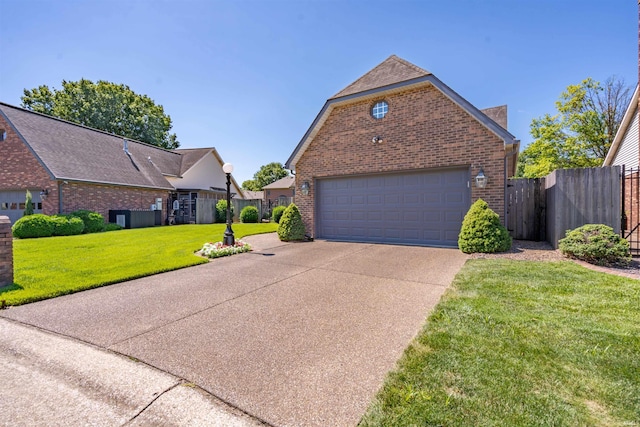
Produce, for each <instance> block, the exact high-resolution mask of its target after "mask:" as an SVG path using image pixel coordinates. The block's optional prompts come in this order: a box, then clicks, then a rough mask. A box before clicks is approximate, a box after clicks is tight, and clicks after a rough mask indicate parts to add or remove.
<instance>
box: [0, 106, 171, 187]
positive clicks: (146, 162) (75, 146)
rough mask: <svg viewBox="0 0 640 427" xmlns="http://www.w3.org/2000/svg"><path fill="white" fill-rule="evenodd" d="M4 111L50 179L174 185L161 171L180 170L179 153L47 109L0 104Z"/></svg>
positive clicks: (152, 185) (0, 110) (0, 109)
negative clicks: (51, 113)
mask: <svg viewBox="0 0 640 427" xmlns="http://www.w3.org/2000/svg"><path fill="white" fill-rule="evenodd" d="M0 114H2V115H3V116H4V117H5V119H6V120H7V121H8V122H9V124H10V126H13V128H14V130H15V131H16V133H18V135H20V137H21V138H22V140H23V141H24V143H25V144H26V145H27V147H29V148H30V149H31V151H32V152H33V154H34V155H35V156H36V158H38V159H39V160H40V162H41V163H42V164H43V166H44V167H45V168H46V169H47V170H48V172H49V174H50V175H51V177H52V179H63V180H73V181H85V182H94V183H103V184H117V185H125V186H136V187H147V188H159V189H168V190H169V189H173V187H172V186H171V184H169V182H168V181H167V180H166V179H165V178H164V176H163V171H162V170H161V169H166V170H168V172H170V173H171V172H173V173H175V172H178V171H179V165H180V155H178V154H176V153H172V152H170V151H167V150H163V149H161V148H158V147H155V146H152V145H149V144H145V143H142V142H138V141H132V140H126V141H127V147H128V153H127V152H125V150H124V145H125V143H124V141H125V139H124V138H122V137H120V136H116V135H112V134H109V133H107V132H102V131H99V130H96V129H91V128H88V127H85V126H81V125H78V124H75V123H71V122H68V121H65V120H61V119H57V118H54V117H50V116H47V115H44V114H40V113H35V112H33V111H29V110H25V109H22V108H18V107H14V106H11V105H8V104H5V103H0Z"/></svg>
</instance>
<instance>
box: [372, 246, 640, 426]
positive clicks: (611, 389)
mask: <svg viewBox="0 0 640 427" xmlns="http://www.w3.org/2000/svg"><path fill="white" fill-rule="evenodd" d="M360 425H362V426H639V425H640V281H638V280H633V279H626V278H622V277H618V276H613V275H609V274H604V273H597V272H594V271H591V270H588V269H585V268H583V267H580V266H578V265H575V264H573V263H570V262H553V263H551V262H533V261H529V262H528V261H513V260H505V259H502V260H500V259H498V260H488V259H487V260H482V259H478V260H471V261H469V262H467V264H466V265H465V266H464V267H463V269H462V270H461V271H460V273H459V274H458V276H457V277H456V279H455V281H454V283H453V284H452V286H451V288H450V289H449V290H448V291H447V292H446V293H445V295H444V296H443V299H442V300H441V302H440V303H439V304H438V306H437V307H436V308H435V309H434V311H433V313H432V314H431V315H430V316H429V318H428V320H427V322H426V324H425V326H424V329H423V330H422V332H421V333H420V334H419V335H418V337H417V338H416V339H415V340H414V341H413V342H412V344H411V345H410V346H409V347H408V348H407V350H406V351H405V353H404V355H403V357H402V358H401V360H400V361H399V362H398V367H397V369H396V370H395V371H394V372H392V373H391V374H390V375H389V376H388V378H387V380H386V381H385V384H384V386H383V388H382V389H381V391H380V392H379V394H378V396H377V397H376V399H375V400H374V402H373V403H372V404H371V406H370V408H369V410H368V412H367V414H366V415H365V416H364V417H363V419H362V420H361V423H360Z"/></svg>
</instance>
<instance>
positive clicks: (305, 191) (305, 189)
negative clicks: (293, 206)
mask: <svg viewBox="0 0 640 427" xmlns="http://www.w3.org/2000/svg"><path fill="white" fill-rule="evenodd" d="M310 188H311V186H310V185H309V181H305V182H303V183H302V185H301V186H300V190H301V191H302V194H304V195H305V196H308V195H309V189H310Z"/></svg>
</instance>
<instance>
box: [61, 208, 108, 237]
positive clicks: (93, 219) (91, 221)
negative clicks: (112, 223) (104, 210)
mask: <svg viewBox="0 0 640 427" xmlns="http://www.w3.org/2000/svg"><path fill="white" fill-rule="evenodd" d="M69 215H70V216H77V217H78V218H80V219H81V220H82V222H84V230H83V231H82V232H83V233H98V232H100V231H104V217H103V216H102V215H100V214H99V213H98V212H93V211H88V210H85V209H80V210H77V211H75V212H71V213H70V214H69Z"/></svg>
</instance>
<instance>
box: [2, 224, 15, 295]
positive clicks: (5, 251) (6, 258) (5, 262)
mask: <svg viewBox="0 0 640 427" xmlns="http://www.w3.org/2000/svg"><path fill="white" fill-rule="evenodd" d="M11 284H13V235H12V234H11V222H10V221H9V217H7V216H0V287H2V286H7V285H11Z"/></svg>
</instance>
